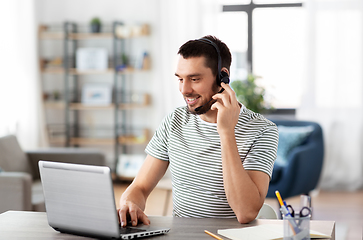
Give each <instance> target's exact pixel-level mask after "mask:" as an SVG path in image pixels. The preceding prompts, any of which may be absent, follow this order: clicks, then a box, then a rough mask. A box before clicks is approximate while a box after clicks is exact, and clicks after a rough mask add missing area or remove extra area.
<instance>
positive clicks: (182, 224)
mask: <svg viewBox="0 0 363 240" xmlns="http://www.w3.org/2000/svg"><path fill="white" fill-rule="evenodd" d="M149 219H150V221H151V224H152V225H154V226H163V227H170V229H171V230H170V232H169V233H168V234H165V235H160V236H153V237H150V238H141V239H154V240H158V239H174V240H178V239H183V240H185V239H206V240H213V239H214V238H212V237H211V236H209V235H207V234H205V233H204V230H208V231H210V232H212V233H217V230H218V229H227V228H242V227H250V226H256V225H261V224H282V220H267V219H259V220H255V221H253V222H251V223H249V224H240V223H238V222H237V220H236V219H215V218H203V219H197V218H176V217H158V216H150V217H149ZM310 228H311V229H313V230H316V231H319V232H321V233H324V234H327V235H331V236H332V238H331V239H332V240H335V222H333V221H316V220H313V221H311V224H310ZM220 237H222V236H220ZM222 238H223V237H222ZM0 239H89V238H85V237H79V236H74V235H68V234H62V233H59V232H56V231H55V230H53V228H51V227H50V226H49V225H48V222H47V216H46V213H44V212H21V211H8V212H5V213H2V214H0ZM223 239H227V238H223Z"/></svg>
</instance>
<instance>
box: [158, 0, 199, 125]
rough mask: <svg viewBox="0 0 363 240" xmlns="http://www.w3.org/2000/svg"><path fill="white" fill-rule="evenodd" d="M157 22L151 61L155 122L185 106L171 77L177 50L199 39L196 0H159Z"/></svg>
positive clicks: (176, 84) (175, 62)
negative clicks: (155, 91) (153, 63)
mask: <svg viewBox="0 0 363 240" xmlns="http://www.w3.org/2000/svg"><path fill="white" fill-rule="evenodd" d="M158 4H159V8H158V9H159V11H160V12H159V19H158V22H157V25H158V26H157V27H158V29H157V31H158V34H157V35H158V36H159V39H158V40H157V46H155V47H156V49H158V54H155V57H156V59H155V61H157V62H158V63H160V64H158V66H157V67H158V69H156V70H155V71H156V72H157V74H158V75H159V74H160V75H159V76H158V88H159V90H158V91H159V93H162V94H159V97H158V96H156V99H155V101H157V102H158V103H157V104H155V105H157V106H159V108H158V109H157V114H156V115H157V116H159V117H158V118H159V120H160V118H161V117H164V116H165V115H166V114H167V113H169V112H171V111H172V110H173V109H174V108H175V107H177V106H181V105H184V104H185V102H184V100H183V97H182V95H181V93H180V92H179V90H178V81H177V78H176V77H175V76H174V74H175V70H176V65H177V60H178V55H177V52H178V50H179V47H180V46H181V45H182V44H183V43H185V42H187V41H188V40H191V39H196V38H200V37H202V29H201V26H202V22H201V21H202V17H201V14H200V11H201V3H200V0H173V1H170V0H159V1H158Z"/></svg>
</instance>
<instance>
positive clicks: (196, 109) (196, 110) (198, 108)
mask: <svg viewBox="0 0 363 240" xmlns="http://www.w3.org/2000/svg"><path fill="white" fill-rule="evenodd" d="M223 91H224V88H222V89H221V90H220V91H219V92H218V93H222V92H223ZM212 100H213V98H211V99H210V100H209V101H208V102H206V103H204V104H203V105H202V106H199V107H197V108H195V109H194V111H195V112H199V110H200V109H201V108H202V107H204V106H205V105H207V104H208V103H210V102H211V101H212Z"/></svg>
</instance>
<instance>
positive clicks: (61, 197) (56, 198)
mask: <svg viewBox="0 0 363 240" xmlns="http://www.w3.org/2000/svg"><path fill="white" fill-rule="evenodd" d="M39 170H40V176H41V181H42V186H43V191H44V198H45V207H46V212H47V218H48V224H49V225H50V226H51V227H52V228H54V229H55V230H56V231H59V232H63V233H70V234H75V235H81V236H88V237H95V238H113V239H132V238H136V237H144V236H151V235H157V234H164V233H168V232H169V230H170V229H169V228H155V227H152V226H148V225H139V226H137V227H126V228H121V227H120V225H119V221H118V216H117V210H116V205H115V197H114V193H113V186H112V178H111V170H110V168H108V167H104V166H90V165H81V164H70V163H58V162H50V161H39Z"/></svg>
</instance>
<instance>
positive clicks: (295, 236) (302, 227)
mask: <svg viewBox="0 0 363 240" xmlns="http://www.w3.org/2000/svg"><path fill="white" fill-rule="evenodd" d="M283 221H284V240H310V216H307V217H300V216H295V217H291V216H284V217H283Z"/></svg>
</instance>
